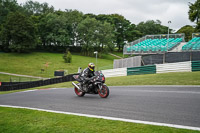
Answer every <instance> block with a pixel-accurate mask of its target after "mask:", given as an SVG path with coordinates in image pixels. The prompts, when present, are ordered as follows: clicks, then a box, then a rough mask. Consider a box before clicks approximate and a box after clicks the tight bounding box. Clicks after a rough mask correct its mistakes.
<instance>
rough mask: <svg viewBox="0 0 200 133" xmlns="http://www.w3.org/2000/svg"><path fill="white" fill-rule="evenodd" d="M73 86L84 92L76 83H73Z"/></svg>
mask: <svg viewBox="0 0 200 133" xmlns="http://www.w3.org/2000/svg"><path fill="white" fill-rule="evenodd" d="M72 85H73V86H74V87H76V88H77V89H78V90H79V91H82V90H81V89H80V87H79V86H78V85H77V84H75V83H74V82H72Z"/></svg>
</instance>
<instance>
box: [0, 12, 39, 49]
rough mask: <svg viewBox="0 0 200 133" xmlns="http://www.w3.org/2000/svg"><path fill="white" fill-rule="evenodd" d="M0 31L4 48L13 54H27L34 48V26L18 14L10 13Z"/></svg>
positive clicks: (27, 18)
mask: <svg viewBox="0 0 200 133" xmlns="http://www.w3.org/2000/svg"><path fill="white" fill-rule="evenodd" d="M2 29H3V30H2V32H1V38H2V43H3V46H4V48H9V49H10V50H11V51H13V52H29V51H30V50H31V49H33V48H35V46H36V39H37V38H36V35H35V26H34V24H33V23H32V21H31V19H30V18H29V17H27V16H25V15H23V14H22V13H20V12H15V13H10V14H9V15H8V18H7V20H6V22H5V24H4V25H3V28H2Z"/></svg>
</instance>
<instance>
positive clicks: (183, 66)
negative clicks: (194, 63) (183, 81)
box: [156, 61, 191, 73]
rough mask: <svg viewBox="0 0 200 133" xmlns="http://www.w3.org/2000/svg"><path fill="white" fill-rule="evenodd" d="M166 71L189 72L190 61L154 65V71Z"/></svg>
mask: <svg viewBox="0 0 200 133" xmlns="http://www.w3.org/2000/svg"><path fill="white" fill-rule="evenodd" d="M168 72H191V61H186V62H178V63H166V64H157V65H156V73H168Z"/></svg>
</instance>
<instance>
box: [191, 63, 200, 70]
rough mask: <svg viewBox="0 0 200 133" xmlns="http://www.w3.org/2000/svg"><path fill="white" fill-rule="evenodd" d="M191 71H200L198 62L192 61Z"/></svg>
mask: <svg viewBox="0 0 200 133" xmlns="http://www.w3.org/2000/svg"><path fill="white" fill-rule="evenodd" d="M192 71H193V72H194V71H200V61H192Z"/></svg>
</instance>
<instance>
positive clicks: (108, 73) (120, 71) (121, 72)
mask: <svg viewBox="0 0 200 133" xmlns="http://www.w3.org/2000/svg"><path fill="white" fill-rule="evenodd" d="M102 73H103V74H104V76H105V77H118V76H127V68H117V69H108V70H102Z"/></svg>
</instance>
